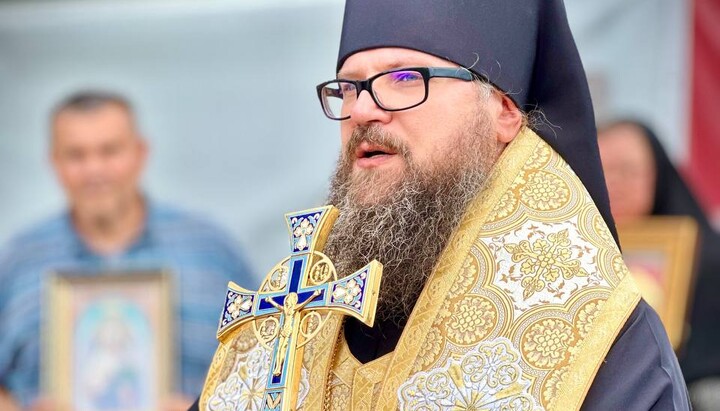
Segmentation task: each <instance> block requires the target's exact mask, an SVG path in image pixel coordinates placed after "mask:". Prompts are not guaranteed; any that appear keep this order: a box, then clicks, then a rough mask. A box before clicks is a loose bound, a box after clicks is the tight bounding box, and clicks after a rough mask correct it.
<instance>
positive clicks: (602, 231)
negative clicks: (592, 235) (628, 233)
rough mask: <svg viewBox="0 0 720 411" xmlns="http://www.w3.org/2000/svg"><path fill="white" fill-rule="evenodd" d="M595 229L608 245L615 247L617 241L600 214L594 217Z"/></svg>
mask: <svg viewBox="0 0 720 411" xmlns="http://www.w3.org/2000/svg"><path fill="white" fill-rule="evenodd" d="M592 223H593V228H594V229H595V232H596V233H597V235H598V236H600V238H601V239H602V240H603V241H604V242H605V243H606V244H609V245H611V246H613V247H614V246H615V239H614V238H613V236H612V234H611V233H610V230H608V227H607V224H606V223H605V220H603V218H602V216H601V215H600V213H596V214H595V215H593V220H592Z"/></svg>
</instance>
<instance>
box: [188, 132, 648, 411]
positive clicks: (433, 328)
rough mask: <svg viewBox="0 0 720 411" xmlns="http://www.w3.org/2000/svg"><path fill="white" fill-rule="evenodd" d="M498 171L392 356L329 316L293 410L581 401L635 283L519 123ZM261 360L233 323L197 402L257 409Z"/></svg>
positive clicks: (258, 349)
mask: <svg viewBox="0 0 720 411" xmlns="http://www.w3.org/2000/svg"><path fill="white" fill-rule="evenodd" d="M495 170H496V171H495V172H494V173H493V175H492V176H491V177H490V180H489V182H488V185H487V187H486V188H485V189H484V190H483V192H482V193H480V194H479V195H478V197H477V198H476V199H475V200H474V202H473V204H472V205H471V206H470V207H469V209H468V210H467V212H466V214H465V216H464V217H463V219H462V221H461V223H460V225H459V227H458V229H457V230H456V232H455V233H454V234H453V236H452V238H451V239H450V241H449V244H448V246H447V247H446V249H445V250H444V252H443V254H442V255H441V257H440V259H439V261H438V264H437V265H436V267H435V270H434V272H433V273H432V275H431V277H430V278H429V279H428V281H427V284H426V285H425V288H424V290H423V292H422V294H421V295H420V297H419V299H418V301H417V303H416V306H415V308H414V310H413V313H412V315H411V317H410V319H409V320H408V324H407V325H406V327H405V329H404V331H403V334H402V336H401V338H400V340H399V341H398V344H397V347H396V349H395V351H394V352H392V353H390V354H387V355H386V356H384V357H381V358H378V359H376V360H374V361H372V362H370V363H368V364H364V365H363V364H360V363H359V362H358V361H357V360H356V359H355V358H354V357H353V356H352V354H351V353H350V351H349V349H348V347H347V344H346V343H345V341H344V339H343V338H342V333H341V326H342V320H341V317H340V316H339V315H334V314H333V315H331V316H330V318H329V319H328V320H327V322H326V323H325V326H324V327H323V328H322V329H321V330H320V332H319V334H318V335H317V336H316V337H315V339H313V340H312V341H311V342H310V343H308V344H307V346H306V347H305V351H304V357H303V363H302V379H301V382H300V392H299V398H298V406H299V409H302V410H322V409H332V410H350V409H352V410H372V409H378V410H393V409H403V410H415V409H423V410H444V409H454V410H463V409H489V410H495V409H497V410H500V409H504V408H503V407H506V408H507V409H518V410H576V409H579V408H580V406H581V405H582V401H583V399H584V397H585V395H586V393H587V391H588V389H589V388H590V385H591V384H592V381H593V379H594V376H595V374H596V372H597V370H598V367H599V366H600V364H601V362H602V360H603V359H604V358H605V356H606V354H607V352H608V351H609V349H610V346H611V344H612V342H613V341H614V339H615V337H616V336H617V335H618V333H619V331H620V329H621V328H622V326H623V325H624V323H625V321H626V319H627V318H628V317H629V315H630V314H631V312H632V311H633V309H634V308H635V306H636V304H637V302H638V301H639V299H640V295H639V292H638V291H637V289H636V287H635V285H634V283H633V282H632V279H631V278H630V276H628V272H627V269H626V267H625V264H624V263H623V260H622V257H621V255H620V252H619V250H618V248H617V246H616V244H615V241H614V240H613V237H612V235H611V234H610V231H609V230H608V228H607V226H606V224H605V222H604V220H603V219H602V217H601V216H600V214H599V212H598V210H597V208H596V207H595V205H594V203H593V201H592V199H591V198H590V196H589V194H588V193H587V191H586V189H585V187H584V186H583V185H582V183H581V182H580V180H579V179H578V177H577V176H576V175H575V174H574V172H573V171H572V170H571V169H570V167H569V166H568V165H567V163H565V161H564V160H563V159H562V158H561V157H560V156H559V155H558V154H557V153H556V152H555V151H554V150H553V149H552V148H551V147H550V146H549V145H547V143H545V142H544V141H543V140H542V139H541V138H539V137H538V136H537V135H536V134H535V133H534V132H532V131H531V130H529V129H527V128H526V129H524V130H523V131H522V132H521V133H520V134H519V135H518V136H517V137H516V138H515V140H514V141H513V142H512V143H511V144H510V145H508V147H507V148H506V150H505V151H504V152H503V154H502V155H501V157H500V159H499V160H498V163H497V164H496V167H495ZM381 286H389V285H387V284H386V285H381ZM269 358H270V353H269V352H267V351H266V350H265V349H264V348H263V347H262V346H261V345H259V344H258V342H257V340H256V339H255V335H254V333H253V332H252V330H250V328H249V327H243V328H239V329H237V330H234V331H233V335H232V336H231V338H229V339H228V340H227V343H226V344H220V346H219V347H218V350H217V352H216V354H215V358H214V359H213V363H212V365H211V367H210V370H209V372H208V376H207V380H206V383H205V387H204V389H203V393H202V395H201V399H200V409H201V410H213V411H214V410H227V409H233V410H240V409H250V410H252V409H261V405H262V404H261V402H260V401H259V399H262V394H263V388H264V384H265V380H266V378H267V373H268V372H269V371H268V367H269V365H268V363H269ZM511 406H512V407H511ZM513 407H514V408H513Z"/></svg>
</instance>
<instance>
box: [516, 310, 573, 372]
mask: <svg viewBox="0 0 720 411" xmlns="http://www.w3.org/2000/svg"><path fill="white" fill-rule="evenodd" d="M575 340H576V336H575V333H574V331H573V327H572V324H570V323H568V322H567V321H565V320H562V319H559V318H547V319H544V320H541V321H539V322H537V323H535V324H533V325H532V326H530V327H529V329H528V330H527V331H526V332H525V334H524V335H523V338H522V352H523V357H524V358H525V360H526V361H527V362H528V364H530V365H531V366H533V367H535V368H539V369H552V368H555V367H556V366H558V365H559V364H560V363H562V362H563V361H564V360H566V357H567V355H568V349H569V348H571V347H572V346H573V343H574V342H575Z"/></svg>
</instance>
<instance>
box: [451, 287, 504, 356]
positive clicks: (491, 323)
mask: <svg viewBox="0 0 720 411" xmlns="http://www.w3.org/2000/svg"><path fill="white" fill-rule="evenodd" d="M497 317H498V315H497V308H495V305H494V304H493V303H492V302H491V301H490V300H488V299H487V298H485V297H482V296H479V295H468V296H465V297H464V298H463V299H462V300H460V301H459V302H458V303H457V304H456V305H455V309H454V310H453V314H452V315H451V316H450V318H449V319H448V320H447V326H446V331H447V337H448V339H449V340H450V341H452V342H453V343H455V344H458V345H472V344H475V343H477V342H478V341H480V340H482V339H483V338H485V337H486V336H487V335H488V334H490V331H492V329H493V328H494V327H495V325H496V324H497Z"/></svg>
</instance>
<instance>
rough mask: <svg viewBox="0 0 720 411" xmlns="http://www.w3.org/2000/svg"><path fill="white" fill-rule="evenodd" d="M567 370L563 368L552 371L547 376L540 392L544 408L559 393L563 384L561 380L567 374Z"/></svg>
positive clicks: (566, 367)
mask: <svg viewBox="0 0 720 411" xmlns="http://www.w3.org/2000/svg"><path fill="white" fill-rule="evenodd" d="M567 370H568V366H564V367H562V368H559V369H557V370H554V371H552V372H551V373H550V374H549V377H548V378H547V380H546V381H545V386H544V388H543V391H542V401H543V405H544V406H545V407H547V406H548V404H550V401H552V399H553V398H555V396H556V395H557V393H558V392H559V391H560V387H561V386H562V384H563V379H564V377H565V375H566V374H567Z"/></svg>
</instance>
